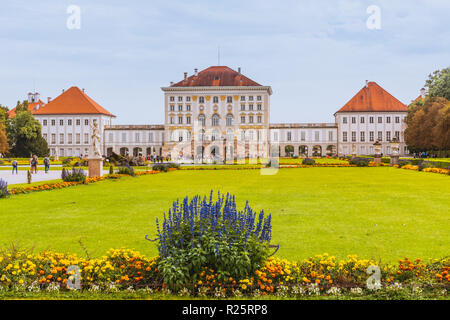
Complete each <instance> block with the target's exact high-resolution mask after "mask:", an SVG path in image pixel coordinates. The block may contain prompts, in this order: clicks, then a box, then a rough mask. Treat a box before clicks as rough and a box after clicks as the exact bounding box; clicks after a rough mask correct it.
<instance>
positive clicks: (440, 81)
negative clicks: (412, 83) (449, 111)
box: [425, 67, 450, 100]
mask: <svg viewBox="0 0 450 320" xmlns="http://www.w3.org/2000/svg"><path fill="white" fill-rule="evenodd" d="M425 86H426V87H427V88H428V95H429V96H430V97H432V98H435V97H442V98H445V99H447V100H450V67H449V68H445V69H442V70H436V71H434V72H433V74H430V75H429V76H428V80H427V81H426V83H425Z"/></svg>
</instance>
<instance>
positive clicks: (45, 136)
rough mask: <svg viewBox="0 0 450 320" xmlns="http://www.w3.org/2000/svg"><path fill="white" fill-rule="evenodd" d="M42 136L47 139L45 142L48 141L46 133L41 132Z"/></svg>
mask: <svg viewBox="0 0 450 320" xmlns="http://www.w3.org/2000/svg"><path fill="white" fill-rule="evenodd" d="M42 136H43V137H44V139H45V141H47V142H48V140H47V134H46V133H44V134H43V135H42Z"/></svg>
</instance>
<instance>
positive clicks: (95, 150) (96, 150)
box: [91, 121, 102, 158]
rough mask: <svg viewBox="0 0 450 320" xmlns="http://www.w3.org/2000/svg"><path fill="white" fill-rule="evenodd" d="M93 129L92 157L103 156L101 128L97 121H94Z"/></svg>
mask: <svg viewBox="0 0 450 320" xmlns="http://www.w3.org/2000/svg"><path fill="white" fill-rule="evenodd" d="M91 129H92V135H91V139H92V146H91V147H92V154H91V157H94V158H98V157H101V156H102V153H101V151H100V130H99V128H98V123H97V121H93V123H92V125H91Z"/></svg>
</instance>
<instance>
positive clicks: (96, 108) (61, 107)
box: [34, 87, 115, 117]
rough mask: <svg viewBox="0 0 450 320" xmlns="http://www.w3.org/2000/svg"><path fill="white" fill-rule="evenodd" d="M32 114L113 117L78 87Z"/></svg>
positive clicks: (72, 88) (65, 92)
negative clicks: (102, 115)
mask: <svg viewBox="0 0 450 320" xmlns="http://www.w3.org/2000/svg"><path fill="white" fill-rule="evenodd" d="M34 114H37V115H39V114H105V115H108V116H111V117H115V116H114V115H113V114H111V113H110V112H109V111H107V110H106V109H104V108H103V107H102V106H100V105H99V104H98V103H97V102H95V101H94V100H92V99H91V98H90V97H88V95H87V94H85V93H84V92H83V91H81V90H80V89H79V88H78V87H71V88H70V89H69V90H67V91H64V92H63V93H62V94H61V95H59V96H58V97H56V98H55V99H53V100H52V101H50V102H49V103H47V104H46V105H45V106H44V107H43V108H41V109H39V110H37V111H36V112H34Z"/></svg>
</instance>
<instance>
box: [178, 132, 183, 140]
mask: <svg viewBox="0 0 450 320" xmlns="http://www.w3.org/2000/svg"><path fill="white" fill-rule="evenodd" d="M178 141H179V142H182V141H183V134H182V133H181V132H180V133H179V134H178Z"/></svg>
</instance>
